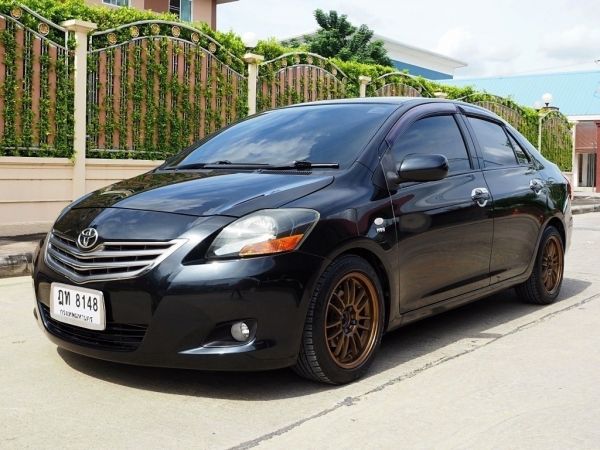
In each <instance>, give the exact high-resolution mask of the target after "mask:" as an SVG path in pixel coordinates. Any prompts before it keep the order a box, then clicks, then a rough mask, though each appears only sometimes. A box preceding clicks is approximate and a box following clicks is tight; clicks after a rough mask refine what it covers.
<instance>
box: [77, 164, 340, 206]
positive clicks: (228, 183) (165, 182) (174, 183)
mask: <svg viewBox="0 0 600 450" xmlns="http://www.w3.org/2000/svg"><path fill="white" fill-rule="evenodd" d="M332 181H333V176H328V175H315V174H308V175H307V174H301V173H300V174H299V173H296V172H292V173H288V172H286V173H256V172H227V171H223V170H218V171H213V172H149V173H146V174H143V175H140V176H137V177H135V178H132V179H129V180H125V181H121V182H119V183H115V184H113V185H110V186H108V187H105V188H103V189H100V190H98V191H96V192H94V193H92V194H91V195H89V196H87V197H85V198H83V199H82V200H81V201H80V202H78V203H76V204H74V205H73V208H74V209H77V208H124V209H135V210H143V211H157V212H167V213H176V214H186V215H190V216H214V215H227V216H233V217H240V216H243V215H245V214H248V213H250V212H253V211H256V210H258V209H263V208H278V207H280V206H283V205H285V204H286V203H289V202H291V201H293V200H296V199H298V198H300V197H304V196H306V195H309V194H311V193H313V192H315V191H318V190H319V189H323V188H324V187H325V186H327V185H329V184H330V183H331V182H332Z"/></svg>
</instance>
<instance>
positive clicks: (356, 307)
mask: <svg viewBox="0 0 600 450" xmlns="http://www.w3.org/2000/svg"><path fill="white" fill-rule="evenodd" d="M380 313H381V312H380V310H379V302H378V299H377V289H376V288H375V286H374V284H373V282H372V281H371V280H370V279H369V277H367V276H366V275H364V274H362V273H360V272H350V273H349V274H347V275H345V276H344V277H343V278H342V279H341V280H340V281H339V283H338V284H337V285H336V287H335V288H334V289H333V291H332V293H331V296H330V297H329V301H328V303H327V308H326V317H325V336H326V338H327V349H328V350H329V354H330V355H331V357H332V358H333V360H334V361H335V363H336V364H337V365H338V366H339V367H341V368H343V369H354V368H356V367H359V366H360V365H361V364H363V363H364V362H365V360H367V359H368V358H369V355H370V354H371V352H372V350H373V348H374V347H375V345H376V342H377V336H378V333H379V326H380V325H379V323H380V320H379V315H380Z"/></svg>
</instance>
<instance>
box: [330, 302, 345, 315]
mask: <svg viewBox="0 0 600 450" xmlns="http://www.w3.org/2000/svg"><path fill="white" fill-rule="evenodd" d="M329 308H330V309H332V310H333V311H334V312H336V313H337V314H338V315H339V316H340V317H342V316H343V315H344V313H343V312H342V310H341V309H339V308H338V307H337V306H335V305H334V304H333V303H331V302H329Z"/></svg>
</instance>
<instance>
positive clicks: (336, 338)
mask: <svg viewBox="0 0 600 450" xmlns="http://www.w3.org/2000/svg"><path fill="white" fill-rule="evenodd" d="M570 195H571V188H570V185H569V183H568V181H567V180H566V179H565V178H564V177H563V175H562V173H561V172H560V170H559V169H558V168H557V167H556V165H554V164H553V163H551V162H549V161H548V160H546V159H545V158H544V157H543V156H542V155H540V153H539V152H538V151H537V150H536V149H535V148H534V147H533V146H532V145H531V144H530V143H529V142H528V141H527V140H526V139H525V138H524V137H523V136H522V135H521V134H520V133H519V132H518V131H516V130H515V129H514V128H512V127H511V126H510V125H508V124H507V123H505V122H504V121H502V120H501V119H499V118H498V117H497V116H495V115H493V114H492V113H490V112H489V111H487V110H484V109H481V108H478V107H474V106H472V105H468V104H463V103H459V102H452V101H443V100H432V99H402V98H378V99H362V100H344V101H327V102H317V103H312V104H306V105H297V106H293V107H288V108H283V109H278V110H274V111H270V112H265V113H262V114H258V115H256V116H253V117H250V118H248V119H245V120H242V121H240V122H238V123H236V124H234V125H232V126H230V127H228V128H225V129H223V130H221V131H219V132H218V133H216V134H213V135H211V136H209V137H207V138H206V139H204V140H203V141H201V142H199V143H198V144H196V145H194V146H192V147H190V148H189V149H187V150H185V151H183V152H182V153H180V154H178V155H177V156H175V157H173V158H171V159H169V160H168V161H166V162H165V163H164V164H163V165H161V166H160V167H158V168H157V169H156V170H153V171H151V172H149V173H147V174H144V175H141V176H138V177H136V178H133V179H131V180H128V181H123V182H120V183H117V184H114V185H112V186H109V187H107V188H104V189H101V190H99V191H96V192H93V193H91V194H88V195H86V196H85V197H83V198H81V199H79V200H78V201H76V202H74V203H73V204H72V205H70V206H69V207H68V208H66V209H65V210H64V211H63V212H62V213H61V214H60V216H59V218H58V219H57V221H56V223H55V224H54V226H53V228H52V230H51V232H50V233H49V234H48V236H47V237H46V239H45V240H44V241H43V242H42V244H41V249H40V252H39V255H38V256H37V257H36V259H35V270H34V275H33V278H34V281H35V283H34V284H35V291H36V298H37V302H36V306H35V311H34V313H35V316H36V318H37V320H38V322H39V324H40V325H41V327H42V328H43V330H44V331H45V333H46V335H47V336H48V338H49V339H50V340H51V341H53V342H54V343H56V344H57V345H58V346H60V347H62V348H65V349H67V350H70V351H73V352H77V353H80V354H83V355H88V356H91V357H95V358H101V359H105V360H110V361H118V362H123V363H130V364H139V365H151V366H163V367H181V368H197V369H208V370H262V369H274V368H281V367H289V366H291V367H293V368H294V370H295V371H296V372H297V373H299V374H300V375H302V376H305V377H308V378H310V379H313V380H318V381H321V382H325V383H332V384H341V383H347V382H350V381H352V380H355V379H356V378H358V377H360V376H361V375H362V374H364V373H365V371H366V370H367V369H368V367H369V365H370V364H371V362H372V361H373V358H374V357H375V353H376V352H377V348H378V347H379V343H380V341H381V338H382V336H383V334H384V333H385V332H387V331H390V330H393V329H395V328H398V327H400V326H401V325H404V324H407V323H409V322H412V321H415V320H418V319H421V318H424V317H427V316H430V315H432V314H437V313H440V312H442V311H445V310H448V309H450V308H454V307H457V306H459V305H463V304H465V303H467V302H471V301H473V300H477V299H480V298H482V297H485V296H489V295H490V294H492V293H494V292H498V291H500V290H503V289H506V288H510V287H516V288H517V291H518V293H519V295H520V296H521V297H522V298H523V299H524V300H527V301H529V302H533V303H538V304H548V303H552V302H553V301H554V300H555V299H556V297H557V295H558V294H559V291H560V288H561V283H562V277H563V268H564V254H565V249H566V248H567V247H568V245H569V243H570V236H571V229H572V216H571V211H570Z"/></svg>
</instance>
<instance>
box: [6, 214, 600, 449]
mask: <svg viewBox="0 0 600 450" xmlns="http://www.w3.org/2000/svg"><path fill="white" fill-rule="evenodd" d="M575 224H576V230H575V238H574V242H573V246H572V249H571V252H570V254H569V255H568V258H567V272H566V274H565V277H566V278H565V283H564V287H563V293H562V295H561V297H560V301H558V302H557V303H556V304H554V305H551V306H548V307H535V306H530V305H524V304H521V303H520V302H519V301H518V299H517V298H516V297H515V295H514V294H513V292H512V291H508V292H506V293H504V294H501V295H497V296H494V297H491V298H489V299H486V300H483V301H481V302H478V303H474V304H472V305H469V306H467V307H464V308H461V309H459V310H455V311H453V312H450V313H446V314H445V315H442V316H439V317H436V318H432V319H429V320H426V321H423V322H421V323H418V324H414V325H411V326H409V327H406V328H404V329H402V330H399V331H397V332H394V333H392V334H390V335H388V336H387V337H386V338H385V339H384V342H383V346H382V349H381V350H382V351H381V353H380V355H379V358H378V359H377V361H376V363H375V365H374V367H373V369H372V370H371V372H370V374H369V376H368V377H367V378H365V379H364V380H362V381H360V382H358V383H355V384H353V385H350V386H344V387H338V388H332V387H326V386H320V385H317V384H313V383H309V382H305V381H303V380H301V379H299V378H296V376H295V375H294V374H292V373H291V372H290V371H287V370H282V371H277V372H270V373H254V374H230V373H229V374H227V373H226V374H215V373H198V372H193V371H180V370H165V369H150V368H138V367H129V366H121V365H117V364H112V363H106V362H102V361H96V360H92V359H87V358H84V357H81V356H77V355H72V354H69V353H67V352H64V351H60V350H57V349H56V347H55V346H53V345H52V344H51V343H50V342H48V341H46V339H45V338H43V336H42V335H41V333H40V331H39V330H38V328H37V326H36V325H35V323H34V321H33V317H32V315H31V309H32V305H33V298H32V295H31V288H30V281H29V279H27V278H13V279H8V280H2V281H0V361H1V364H2V366H1V367H2V369H1V370H0V448H3V449H4V448H86V449H88V448H136V449H137V448H171V447H181V448H230V447H238V448H250V447H254V446H259V447H265V448H277V449H280V448H299V447H302V448H336V449H337V448H344V447H353V448H391V447H394V448H411V449H412V448H478V449H482V448H498V449H504V448H544V449H553V448H556V449H559V448H560V449H564V448H577V449H591V448H600V214H598V213H596V214H588V215H582V216H577V217H576V219H575Z"/></svg>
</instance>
